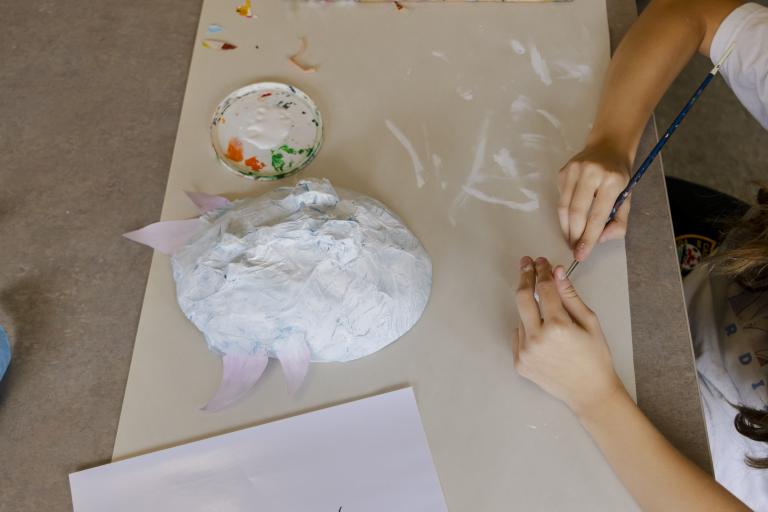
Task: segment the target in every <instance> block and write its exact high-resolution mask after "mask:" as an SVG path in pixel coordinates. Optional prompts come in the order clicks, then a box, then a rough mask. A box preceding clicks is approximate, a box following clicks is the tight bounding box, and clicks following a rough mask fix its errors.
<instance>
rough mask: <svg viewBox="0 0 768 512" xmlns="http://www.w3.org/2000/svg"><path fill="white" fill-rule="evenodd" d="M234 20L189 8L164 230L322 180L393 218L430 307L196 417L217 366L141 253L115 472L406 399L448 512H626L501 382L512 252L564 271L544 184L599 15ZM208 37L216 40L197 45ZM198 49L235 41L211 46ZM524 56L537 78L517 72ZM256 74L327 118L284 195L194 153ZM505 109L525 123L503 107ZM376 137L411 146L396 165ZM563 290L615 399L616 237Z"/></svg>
mask: <svg viewBox="0 0 768 512" xmlns="http://www.w3.org/2000/svg"><path fill="white" fill-rule="evenodd" d="M235 5H236V3H233V2H229V1H218V0H206V1H205V2H204V4H203V11H202V15H201V22H200V28H199V30H198V34H197V39H196V41H195V45H196V46H195V52H194V56H193V59H192V65H191V69H190V74H189V80H188V83H187V90H186V96H185V100H184V106H183V109H182V114H181V120H180V124H179V132H178V136H177V141H176V147H175V151H174V155H173V162H172V165H171V172H170V177H169V180H168V189H167V191H166V196H165V203H164V207H163V212H162V218H163V219H181V218H186V217H190V216H192V215H193V214H194V213H195V210H194V207H193V205H192V204H191V203H190V202H189V201H188V200H187V199H186V197H185V195H184V193H183V191H184V190H193V191H204V192H208V193H221V194H229V195H232V196H241V195H246V194H250V195H254V194H259V193H262V192H264V191H266V190H270V189H272V188H274V187H275V186H280V185H288V184H292V183H294V182H295V181H296V179H300V178H302V177H310V176H312V177H328V178H330V179H331V180H332V181H333V183H334V184H336V185H338V186H341V187H345V188H348V189H353V190H356V191H359V192H362V193H365V194H368V195H371V196H373V197H375V198H377V199H379V200H381V201H383V202H384V203H385V204H387V205H388V206H389V207H390V208H392V209H393V210H394V211H395V212H396V213H398V214H399V215H400V216H401V217H402V218H403V219H404V220H405V222H406V223H407V224H408V225H409V227H410V228H411V229H412V230H413V231H414V233H415V234H416V235H417V236H418V237H419V238H420V239H421V241H422V242H423V244H424V246H425V247H426V249H427V251H428V252H429V253H430V255H431V256H432V259H433V266H434V283H433V289H432V296H431V299H430V303H429V305H428V307H427V310H426V312H425V314H424V316H423V318H422V319H421V321H420V322H419V323H418V324H417V325H416V326H415V327H414V328H413V329H412V330H411V331H410V332H409V333H408V334H406V335H405V336H404V337H403V338H402V339H400V340H399V341H398V342H396V343H394V344H392V345H390V346H389V347H387V348H386V349H384V350H382V351H381V352H378V353H376V354H374V355H372V356H369V357H367V358H364V359H361V360H359V361H355V362H352V363H345V364H313V365H311V366H310V371H309V376H308V378H307V380H306V382H305V384H304V386H303V388H302V389H301V390H300V391H299V392H298V393H297V394H296V395H295V396H289V395H288V394H287V391H286V386H285V384H284V382H283V379H282V375H281V374H280V369H279V366H278V365H276V364H275V363H274V362H272V363H271V364H270V367H269V368H268V369H267V372H266V374H265V377H264V378H263V379H262V381H261V382H260V383H259V384H258V386H257V388H256V390H255V392H254V393H253V394H252V395H251V396H250V397H248V398H247V399H246V400H244V401H242V402H241V403H239V404H237V405H236V406H234V407H232V408H230V409H227V410H225V411H223V412H220V413H215V414H210V413H204V412H201V411H200V410H199V407H200V406H201V405H202V404H204V403H205V402H206V401H207V400H208V398H209V397H210V396H212V394H213V392H214V390H215V389H216V386H217V384H218V379H219V375H220V360H219V358H218V357H217V356H215V355H213V354H212V353H210V352H208V350H207V348H206V346H205V343H204V342H203V339H202V336H201V335H200V333H199V332H198V331H197V330H196V329H195V328H194V327H193V326H192V325H191V324H190V323H189V322H188V321H187V320H186V319H185V318H184V316H183V315H182V313H181V312H180V310H179V308H178V306H177V305H176V301H175V290H174V283H173V280H172V277H171V273H170V266H169V262H168V258H167V257H166V256H164V255H160V254H155V256H154V259H153V263H152V268H151V271H150V275H149V282H148V284H147V292H146V296H145V299H144V307H143V310H142V315H141V320H140V323H139V329H138V334H137V337H136V345H135V350H134V355H133V361H132V364H131V370H130V375H129V378H128V385H127V388H126V393H125V400H124V403H123V410H122V414H121V418H120V424H119V429H118V433H117V439H116V441H115V449H114V456H115V458H123V457H127V456H130V455H134V454H137V453H143V452H147V451H150V450H154V449H157V448H161V447H167V446H170V445H174V444H178V443H181V442H185V441H190V440H193V439H199V438H202V437H206V436H210V435H212V434H217V433H222V432H226V431H230V430H233V429H236V428H241V427H245V426H251V425H254V424H258V423H262V422H266V421H269V420H273V419H276V418H281V417H285V416H289V415H294V414H297V413H299V412H304V411H308V410H312V409H317V408H321V407H325V406H328V405H331V404H336V403H340V402H344V401H348V400H351V399H355V398H359V397H363V396H366V395H370V394H375V393H379V392H382V391H385V390H389V389H392V388H396V387H401V386H406V385H411V386H413V387H414V390H415V393H416V397H417V401H418V404H419V409H420V411H421V414H422V418H423V422H424V428H425V431H426V433H427V438H428V440H429V445H430V448H431V450H432V453H433V456H434V461H435V465H436V467H437V471H438V475H439V477H440V480H441V484H442V487H443V490H444V493H445V497H446V500H447V503H448V506H449V508H450V509H451V510H456V511H464V510H478V511H479V510H482V511H496V510H510V509H513V510H515V509H516V510H564V509H568V510H631V509H633V508H634V507H635V505H634V504H633V502H632V501H631V499H630V497H629V496H628V494H627V493H626V492H625V491H624V490H623V488H622V487H621V484H620V482H619V481H618V480H617V479H616V477H615V476H614V475H613V474H612V472H611V470H610V468H609V467H608V466H607V464H606V463H605V462H604V460H603V458H602V456H601V454H600V453H599V451H598V450H597V448H596V447H595V446H594V444H593V443H592V441H591V440H590V438H589V437H588V435H587V434H586V433H585V432H584V431H583V430H582V428H581V427H580V425H579V424H578V422H577V421H576V419H575V418H574V417H573V415H572V414H571V413H570V412H569V411H568V410H567V408H566V407H565V406H563V405H562V404H560V403H559V402H557V401H556V400H554V399H552V398H550V397H549V396H547V395H546V394H545V393H543V392H542V391H540V390H539V389H538V388H536V386H534V385H533V384H531V383H529V382H527V381H525V380H524V379H522V378H521V377H519V376H518V375H517V374H516V372H515V371H514V369H513V366H512V355H511V351H510V345H509V339H510V335H511V332H512V330H513V328H514V327H515V325H516V324H517V315H516V312H515V307H514V290H515V287H516V285H517V262H518V260H519V258H520V257H521V256H522V255H524V254H530V255H533V256H536V255H546V256H548V257H550V258H551V259H553V260H555V261H558V262H561V263H565V264H567V263H568V262H569V252H568V249H567V247H566V245H565V243H564V242H563V240H562V239H561V235H560V231H559V227H558V223H557V218H556V213H555V203H556V197H557V191H556V186H555V178H556V172H557V170H558V168H559V166H560V165H561V164H562V163H564V162H565V161H566V160H567V158H568V156H569V155H570V154H571V153H572V152H574V151H575V150H577V149H578V148H580V146H581V144H582V143H583V141H584V139H585V137H586V134H587V132H588V129H589V123H590V121H591V119H592V117H593V115H594V112H595V108H596V101H597V97H598V94H599V89H600V83H601V80H602V76H603V73H604V70H605V67H606V65H607V62H608V58H609V47H608V28H607V21H606V9H605V3H604V0H578V1H576V2H573V3H556V4H500V3H482V4H471V3H456V4H421V3H418V4H411V5H410V6H409V8H407V9H404V10H402V11H398V10H397V9H395V7H394V5H392V4H375V5H373V4H367V5H360V4H347V3H345V4H327V3H310V4H307V3H304V2H298V3H296V2H286V1H282V0H269V1H263V2H258V3H257V4H256V6H255V12H256V14H257V15H258V18H256V19H245V18H241V17H239V16H237V15H236V14H235V13H234V7H235ZM209 23H218V24H221V25H222V26H223V27H224V32H222V33H219V34H215V35H212V36H209V35H207V34H206V29H207V26H208V24H209ZM301 36H305V37H306V40H307V42H308V50H307V51H306V52H305V54H304V55H303V56H302V58H301V59H302V61H303V62H305V63H308V64H314V65H316V66H317V67H318V71H317V72H316V73H314V74H305V73H302V72H301V71H299V70H298V69H297V68H295V67H294V66H292V65H291V64H290V63H289V62H288V60H287V57H288V56H289V55H291V54H292V53H293V52H294V51H295V50H297V49H298V47H299V37H301ZM205 37H215V38H219V39H225V40H228V41H230V42H232V43H235V44H237V45H238V46H239V48H238V49H237V50H234V51H230V52H215V51H212V50H208V49H205V48H202V47H201V45H200V41H201V40H202V39H203V38H205ZM256 45H258V49H256V48H255V46H256ZM521 48H522V50H524V52H523V53H522V54H520V53H519V52H520V51H521ZM534 48H535V49H536V51H534ZM537 52H538V54H539V55H540V56H541V58H542V59H543V60H544V61H545V62H546V63H547V65H548V73H546V72H544V71H543V70H542V68H541V66H540V65H539V68H538V73H537V71H536V70H535V69H534V65H533V64H535V63H536V62H537V61H536V53H537ZM532 54H533V55H532ZM180 65H183V63H180ZM580 66H581V67H580ZM255 81H283V82H288V83H291V84H293V85H295V86H297V87H299V88H301V89H303V90H304V91H306V92H307V93H308V94H309V95H310V96H311V97H312V98H313V99H314V100H315V102H316V103H317V104H318V106H319V108H320V109H321V111H322V113H323V116H324V121H325V143H324V146H323V148H322V150H321V151H320V154H319V156H318V157H317V159H316V160H315V162H314V163H313V164H312V165H311V167H310V168H308V169H307V170H306V171H304V172H303V173H301V174H299V176H298V177H296V178H292V179H290V180H287V181H286V182H278V183H266V184H265V183H254V182H251V181H247V180H244V179H242V178H240V177H238V176H235V175H234V174H231V173H229V172H227V171H225V170H224V169H223V168H222V167H221V166H220V164H218V163H217V162H216V160H215V158H214V156H213V153H212V150H211V149H210V144H209V141H208V123H209V120H210V117H211V114H212V112H213V110H214V108H215V106H216V104H217V103H218V102H219V101H220V99H222V98H223V97H224V96H226V95H227V94H228V93H229V92H231V91H232V90H234V89H236V88H238V87H240V86H243V85H245V84H248V83H251V82H255ZM550 81H551V83H549V84H547V83H546V82H550ZM520 95H524V96H526V97H527V99H528V100H529V102H530V105H532V107H533V108H532V109H529V108H523V109H522V110H521V108H522V105H523V103H524V101H523V100H520V101H517V102H516V101H515V100H518V99H519V96H520ZM387 120H388V121H389V126H388V123H387ZM390 127H395V128H396V129H397V130H399V131H400V132H402V134H403V135H404V136H405V138H406V139H407V141H408V143H409V144H410V145H411V146H412V150H413V153H414V154H415V156H416V159H417V161H416V162H415V163H414V161H413V159H412V158H411V155H410V154H409V152H408V150H406V148H404V147H403V145H402V144H401V142H400V141H398V139H397V138H396V137H395V136H394V135H393V133H392V131H391V129H390ZM510 158H511V159H514V165H513V164H511V163H510ZM419 167H423V171H421V179H422V180H423V181H424V184H423V186H422V187H419V186H418V185H417V184H418V182H419V181H418V179H417V175H416V174H417V173H416V172H415V169H416V170H418V168H419ZM534 197H535V201H538V207H534V206H533V203H532V201H534V199H533V198H534ZM520 204H522V205H523V206H522V208H523V209H520V208H521V206H520ZM526 208H528V209H532V211H525V209H526ZM137 227H139V226H137ZM126 243H128V242H126ZM575 280H576V284H577V286H578V287H579V289H580V291H581V293H582V295H583V297H584V298H585V299H586V300H587V301H588V302H589V304H590V305H591V306H592V307H593V308H594V309H595V310H596V311H597V312H598V314H599V315H600V317H601V319H602V321H603V326H604V330H605V332H606V335H607V337H608V339H609V340H610V344H611V349H612V351H613V355H614V358H615V362H616V366H617V368H618V371H619V374H620V376H621V378H622V379H623V381H624V382H625V384H626V385H627V387H628V388H629V389H630V390H631V391H632V392H633V393H634V370H633V364H632V342H631V329H630V317H629V304H628V294H627V276H626V260H625V253H624V245H623V243H621V242H617V243H611V244H607V245H605V246H603V247H601V248H600V249H598V250H597V252H596V253H595V254H594V256H593V257H592V258H591V259H590V261H589V262H588V263H587V264H585V265H582V266H581V267H579V270H578V271H577V274H576V278H575ZM297 492H300V488H297Z"/></svg>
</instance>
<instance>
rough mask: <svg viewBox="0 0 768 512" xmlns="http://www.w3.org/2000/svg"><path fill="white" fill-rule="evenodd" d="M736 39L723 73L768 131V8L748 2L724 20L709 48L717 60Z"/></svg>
mask: <svg viewBox="0 0 768 512" xmlns="http://www.w3.org/2000/svg"><path fill="white" fill-rule="evenodd" d="M732 42H735V43H736V44H735V46H734V49H733V53H732V54H731V56H730V57H728V58H727V59H726V60H725V63H724V64H723V66H722V67H721V68H720V72H721V73H722V75H723V78H725V81H726V82H727V83H728V85H729V86H730V87H731V89H733V92H734V93H736V97H737V98H739V101H741V103H742V104H743V105H744V106H745V107H747V110H749V111H750V112H751V113H752V115H753V116H755V119H757V120H758V121H759V122H760V124H761V125H763V128H765V129H766V130H768V7H763V6H762V5H759V4H752V3H750V4H744V5H742V6H740V7H737V8H736V9H734V10H733V12H731V14H729V15H728V16H727V17H726V18H725V19H724V20H723V22H722V23H721V24H720V27H718V29H717V33H715V37H714V38H713V39H712V47H711V48H710V51H709V54H710V55H709V57H710V58H711V59H712V62H713V63H716V62H717V61H719V60H720V57H722V55H723V53H725V51H726V50H727V49H728V46H730V44H731V43H732Z"/></svg>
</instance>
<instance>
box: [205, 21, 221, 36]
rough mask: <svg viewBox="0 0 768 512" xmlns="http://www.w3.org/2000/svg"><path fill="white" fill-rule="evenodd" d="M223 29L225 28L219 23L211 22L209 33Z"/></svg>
mask: <svg viewBox="0 0 768 512" xmlns="http://www.w3.org/2000/svg"><path fill="white" fill-rule="evenodd" d="M222 30H224V29H223V28H222V26H221V25H219V24H218V23H211V24H210V25H208V33H209V34H216V33H218V32H221V31H222Z"/></svg>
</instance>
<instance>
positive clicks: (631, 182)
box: [565, 43, 733, 277]
mask: <svg viewBox="0 0 768 512" xmlns="http://www.w3.org/2000/svg"><path fill="white" fill-rule="evenodd" d="M732 51H733V43H731V45H730V46H729V47H728V49H727V50H725V53H723V56H722V57H720V60H719V61H718V62H717V64H715V67H713V68H712V71H710V72H709V73H707V76H706V77H705V78H704V80H703V81H702V82H701V85H699V88H698V89H696V92H694V93H693V96H691V99H689V100H688V103H686V104H685V106H684V107H683V109H682V110H681V111H680V113H679V114H677V117H675V119H674V121H672V124H670V125H669V128H667V131H666V132H664V135H663V136H662V137H661V138H660V139H659V141H658V142H657V143H656V145H655V146H653V149H651V152H650V153H648V156H647V157H646V158H645V160H643V163H642V164H641V165H640V167H639V168H638V169H637V171H636V172H635V174H633V175H632V178H630V180H629V183H628V184H627V186H626V187H624V190H622V191H621V193H620V194H619V197H617V198H616V202H615V203H613V208H611V214H610V215H609V216H608V221H607V222H606V223H605V225H606V226H607V225H608V224H610V223H611V222H612V221H613V219H614V218H615V217H616V212H617V211H619V208H620V207H621V205H622V204H624V201H626V200H627V197H629V194H631V193H632V189H633V188H635V185H637V182H639V181H640V178H642V177H643V175H644V174H645V171H647V170H648V168H649V167H650V166H651V164H652V163H653V160H654V159H655V158H656V155H658V154H659V152H661V149H662V148H663V147H664V145H665V144H666V143H667V141H668V140H669V138H670V137H671V136H672V134H673V133H675V130H677V127H678V126H680V123H682V122H683V119H685V116H686V115H688V111H690V110H691V108H692V107H693V104H694V103H696V100H698V99H699V96H701V93H702V92H704V89H706V88H707V86H708V85H709V82H711V81H712V79H713V78H715V75H717V73H718V71H720V66H722V65H723V62H725V59H727V58H728V56H729V55H730V54H731V52H732ZM578 266H579V260H573V263H571V265H570V266H569V267H568V270H566V271H565V277H570V276H571V274H572V273H573V271H574V270H576V267H578Z"/></svg>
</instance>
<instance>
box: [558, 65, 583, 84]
mask: <svg viewBox="0 0 768 512" xmlns="http://www.w3.org/2000/svg"><path fill="white" fill-rule="evenodd" d="M555 67H556V68H557V69H558V70H560V74H558V75H557V76H556V77H555V78H557V79H559V80H576V81H577V82H591V81H592V67H591V66H589V65H587V64H574V63H571V62H563V61H558V62H556V63H555Z"/></svg>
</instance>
